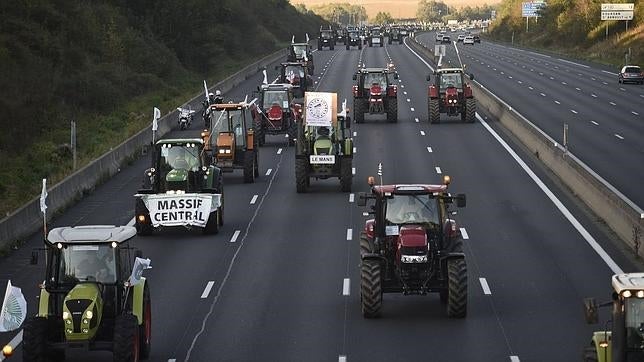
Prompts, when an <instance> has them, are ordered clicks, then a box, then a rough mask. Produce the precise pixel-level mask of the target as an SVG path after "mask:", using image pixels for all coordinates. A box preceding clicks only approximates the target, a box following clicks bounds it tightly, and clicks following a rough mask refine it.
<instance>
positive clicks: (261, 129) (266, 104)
mask: <svg viewBox="0 0 644 362" xmlns="http://www.w3.org/2000/svg"><path fill="white" fill-rule="evenodd" d="M258 88H259V104H258V106H257V108H255V109H254V118H255V136H256V137H257V143H258V144H259V145H260V146H263V145H264V143H265V141H266V135H267V134H270V135H279V134H286V135H288V137H289V142H291V143H292V142H294V139H295V137H296V135H297V125H296V124H295V123H296V121H297V120H298V119H300V118H301V117H302V105H301V104H298V103H295V102H294V96H293V86H292V85H290V84H262V85H261V87H258Z"/></svg>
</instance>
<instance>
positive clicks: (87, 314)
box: [85, 310, 94, 319]
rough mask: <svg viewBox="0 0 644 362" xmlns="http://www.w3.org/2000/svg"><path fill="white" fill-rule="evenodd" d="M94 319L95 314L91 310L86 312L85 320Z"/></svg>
mask: <svg viewBox="0 0 644 362" xmlns="http://www.w3.org/2000/svg"><path fill="white" fill-rule="evenodd" d="M93 317H94V313H93V312H92V311H91V310H88V311H87V312H85V318H87V319H92V318H93Z"/></svg>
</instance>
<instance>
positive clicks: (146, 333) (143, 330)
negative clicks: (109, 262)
mask: <svg viewBox="0 0 644 362" xmlns="http://www.w3.org/2000/svg"><path fill="white" fill-rule="evenodd" d="M151 349H152V303H151V302H150V288H148V283H147V282H146V283H145V287H144V288H143V323H141V325H140V326H139V350H140V351H141V359H148V357H150V351H151Z"/></svg>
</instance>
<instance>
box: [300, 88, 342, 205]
mask: <svg viewBox="0 0 644 362" xmlns="http://www.w3.org/2000/svg"><path fill="white" fill-rule="evenodd" d="M344 104H346V101H345V103H344ZM304 107H305V110H304V112H305V113H304V117H301V118H299V119H298V120H297V122H296V124H297V137H296V141H295V185H296V189H297V192H306V191H307V190H308V188H309V186H310V181H311V178H316V179H322V180H325V179H328V178H332V177H338V178H339V179H340V188H341V190H342V192H350V191H351V183H352V180H353V166H352V164H353V139H352V138H351V134H350V132H349V129H350V127H351V118H350V117H349V115H348V111H347V109H346V106H343V110H342V112H340V113H338V112H337V94H336V93H324V92H307V93H306V97H305V102H304Z"/></svg>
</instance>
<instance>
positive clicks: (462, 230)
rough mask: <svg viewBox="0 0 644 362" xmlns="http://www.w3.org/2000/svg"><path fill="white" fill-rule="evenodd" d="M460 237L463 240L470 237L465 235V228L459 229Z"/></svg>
mask: <svg viewBox="0 0 644 362" xmlns="http://www.w3.org/2000/svg"><path fill="white" fill-rule="evenodd" d="M461 236H462V237H463V240H467V239H469V238H470V236H469V235H468V234H467V230H465V228H461Z"/></svg>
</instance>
